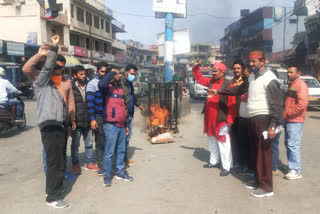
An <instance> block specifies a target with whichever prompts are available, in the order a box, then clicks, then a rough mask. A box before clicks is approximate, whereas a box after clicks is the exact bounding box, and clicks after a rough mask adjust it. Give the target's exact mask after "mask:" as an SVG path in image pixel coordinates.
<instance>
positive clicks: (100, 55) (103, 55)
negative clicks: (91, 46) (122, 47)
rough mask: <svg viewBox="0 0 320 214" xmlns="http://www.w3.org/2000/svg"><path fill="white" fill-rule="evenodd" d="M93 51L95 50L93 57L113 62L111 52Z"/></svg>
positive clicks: (89, 53) (89, 52)
mask: <svg viewBox="0 0 320 214" xmlns="http://www.w3.org/2000/svg"><path fill="white" fill-rule="evenodd" d="M92 52H93V56H92V58H95V59H100V60H104V61H109V62H113V56H112V55H111V54H109V53H104V52H100V51H92ZM88 58H91V51H88Z"/></svg>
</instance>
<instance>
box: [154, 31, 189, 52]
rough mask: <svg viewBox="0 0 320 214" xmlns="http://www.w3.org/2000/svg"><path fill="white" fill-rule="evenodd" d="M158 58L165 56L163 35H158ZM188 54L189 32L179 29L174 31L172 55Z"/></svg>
mask: <svg viewBox="0 0 320 214" xmlns="http://www.w3.org/2000/svg"><path fill="white" fill-rule="evenodd" d="M158 50H159V56H160V57H163V56H164V55H165V34H164V33H160V34H158ZM189 52H190V38H189V30H188V29H181V30H176V31H174V34H173V55H178V54H186V53H189Z"/></svg>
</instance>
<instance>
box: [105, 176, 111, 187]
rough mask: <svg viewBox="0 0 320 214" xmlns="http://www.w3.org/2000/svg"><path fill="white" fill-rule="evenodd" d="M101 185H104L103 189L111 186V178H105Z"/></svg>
mask: <svg viewBox="0 0 320 214" xmlns="http://www.w3.org/2000/svg"><path fill="white" fill-rule="evenodd" d="M103 184H104V186H105V187H109V186H111V178H109V177H105V178H104V182H103Z"/></svg>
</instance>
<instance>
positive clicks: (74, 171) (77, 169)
mask: <svg viewBox="0 0 320 214" xmlns="http://www.w3.org/2000/svg"><path fill="white" fill-rule="evenodd" d="M72 174H74V175H80V174H81V169H80V166H79V164H76V165H73V166H72Z"/></svg>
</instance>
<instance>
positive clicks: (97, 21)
mask: <svg viewBox="0 0 320 214" xmlns="http://www.w3.org/2000/svg"><path fill="white" fill-rule="evenodd" d="M99 25H100V23H99V17H98V16H94V27H95V28H98V29H99Z"/></svg>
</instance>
